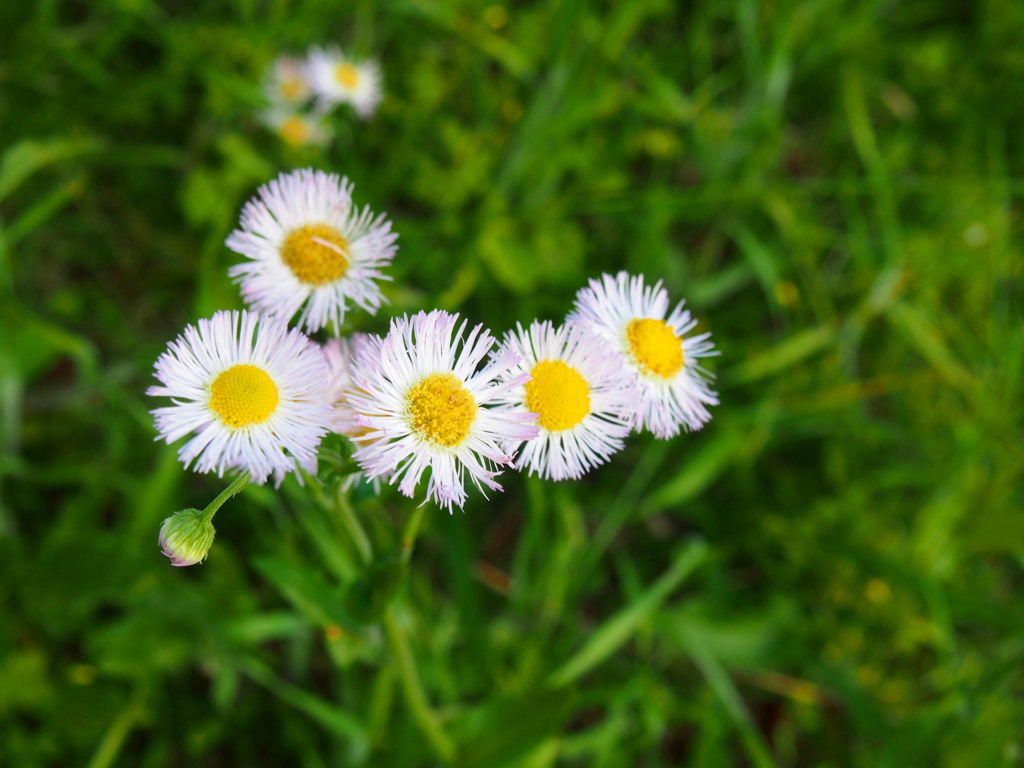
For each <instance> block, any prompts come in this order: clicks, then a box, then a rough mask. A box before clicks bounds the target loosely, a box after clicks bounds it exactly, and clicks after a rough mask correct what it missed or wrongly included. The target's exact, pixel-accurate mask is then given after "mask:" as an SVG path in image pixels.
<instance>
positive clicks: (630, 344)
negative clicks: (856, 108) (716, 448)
mask: <svg viewBox="0 0 1024 768" xmlns="http://www.w3.org/2000/svg"><path fill="white" fill-rule="evenodd" d="M684 303H685V302H682V301H681V302H679V304H677V305H676V308H675V309H674V310H672V313H671V314H670V315H668V317H666V313H667V312H668V309H669V300H668V292H667V291H666V290H665V289H664V288H662V285H661V282H660V281H659V282H658V283H656V284H655V285H654V286H646V287H645V286H644V278H643V275H639V276H630V275H628V274H627V273H625V272H619V274H617V275H616V276H615V277H612V276H611V275H602V276H601V279H600V280H591V281H590V285H589V287H587V288H583V289H582V290H581V291H580V292H579V293H578V294H577V295H576V304H575V306H574V309H573V311H572V312H571V313H570V315H569V318H570V319H571V320H578V321H582V322H587V323H591V324H592V325H593V327H594V329H595V330H597V332H598V333H600V334H601V335H603V336H604V337H605V339H607V340H608V341H610V342H611V343H612V344H613V345H614V347H615V348H616V349H617V350H618V351H619V353H620V354H621V356H622V360H623V361H624V363H625V364H626V365H627V366H628V367H629V369H630V370H631V371H632V372H633V376H634V380H635V382H636V386H637V388H638V391H639V394H638V401H637V403H636V409H635V413H634V416H633V427H634V429H636V430H638V431H639V430H642V429H649V430H651V432H653V433H654V434H655V435H656V436H658V437H662V438H665V437H671V436H672V435H677V434H679V429H680V427H682V428H683V429H685V430H687V431H689V430H694V429H700V428H701V427H702V426H704V424H706V423H707V422H708V421H709V420H710V419H711V414H710V413H709V412H708V409H707V406H708V405H718V395H717V394H715V393H714V392H713V391H712V390H711V389H710V388H709V386H708V382H709V381H710V379H711V378H712V376H711V374H710V373H708V372H707V371H706V370H704V369H703V368H702V367H701V366H700V364H699V362H698V361H699V360H700V358H702V357H709V356H711V355H717V354H718V352H716V351H715V349H714V344H712V343H711V341H709V339H710V337H711V334H710V333H701V334H698V335H696V336H690V337H686V336H685V334H686V333H687V332H689V331H691V330H693V328H694V326H696V325H697V321H696V320H694V319H692V318H691V317H690V313H689V311H687V310H684V309H683V304H684Z"/></svg>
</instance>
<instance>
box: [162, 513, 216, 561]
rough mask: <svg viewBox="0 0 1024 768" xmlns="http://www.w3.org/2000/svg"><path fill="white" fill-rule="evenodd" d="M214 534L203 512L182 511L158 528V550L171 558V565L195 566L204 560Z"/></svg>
mask: <svg viewBox="0 0 1024 768" xmlns="http://www.w3.org/2000/svg"><path fill="white" fill-rule="evenodd" d="M209 517H210V518H212V517H213V515H209ZM216 533H217V532H216V531H215V530H214V529H213V522H212V521H211V520H210V519H208V518H207V515H206V513H205V512H204V511H203V510H199V509H183V510H181V511H180V512H175V513H174V514H173V515H171V516H170V517H168V518H167V519H166V520H164V523H163V525H161V526H160V548H161V549H163V551H164V554H165V555H167V556H168V557H169V558H171V565H175V566H181V565H195V564H196V563H201V562H202V561H203V560H205V559H206V554H207V553H208V552H209V551H210V547H211V546H213V537H214V536H215V535H216Z"/></svg>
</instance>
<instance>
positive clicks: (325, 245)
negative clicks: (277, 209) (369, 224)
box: [281, 224, 349, 285]
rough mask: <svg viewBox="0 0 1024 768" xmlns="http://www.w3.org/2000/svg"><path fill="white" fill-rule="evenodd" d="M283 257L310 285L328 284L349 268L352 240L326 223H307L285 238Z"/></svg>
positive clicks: (296, 273)
mask: <svg viewBox="0 0 1024 768" xmlns="http://www.w3.org/2000/svg"><path fill="white" fill-rule="evenodd" d="M281 260H282V261H284V263H285V264H287V265H288V267H289V268H290V269H291V271H292V272H293V273H294V274H295V276H296V277H297V278H299V280H301V281H302V282H304V283H306V284H307V285H327V283H333V282H334V281H335V280H337V279H338V278H341V277H344V276H345V273H346V272H347V271H348V264H349V261H348V240H346V239H345V238H344V237H342V236H341V235H340V234H339V233H338V230H336V229H334V228H333V227H328V226H327V225H326V224H307V225H306V226H304V227H299V228H298V229H296V230H295V231H294V232H292V233H291V234H289V235H288V237H286V238H285V240H284V245H282V246H281Z"/></svg>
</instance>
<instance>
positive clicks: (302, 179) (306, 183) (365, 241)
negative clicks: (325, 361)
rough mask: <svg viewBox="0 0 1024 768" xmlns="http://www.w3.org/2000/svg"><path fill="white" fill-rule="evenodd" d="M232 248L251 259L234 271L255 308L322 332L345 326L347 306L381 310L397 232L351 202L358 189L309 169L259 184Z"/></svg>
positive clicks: (231, 241)
mask: <svg viewBox="0 0 1024 768" xmlns="http://www.w3.org/2000/svg"><path fill="white" fill-rule="evenodd" d="M239 226H240V228H239V229H236V230H235V231H234V232H232V233H231V234H230V235H229V236H228V239H227V246H228V248H230V249H231V250H233V251H235V252H236V253H239V254H241V255H242V256H245V257H247V258H248V259H249V260H248V261H244V262H242V263H241V264H236V265H235V266H233V267H231V269H230V270H229V271H228V274H229V275H231V276H232V277H234V278H235V280H236V282H238V283H240V285H241V291H242V297H243V298H244V299H245V300H246V301H247V302H248V303H249V304H250V305H252V307H253V309H255V310H257V311H259V312H263V313H266V314H268V315H274V316H276V317H279V318H281V319H284V320H290V319H291V318H293V317H294V316H295V315H296V314H299V320H298V322H299V324H300V325H301V326H303V327H304V328H306V329H307V330H309V331H311V332H312V331H317V330H319V329H320V328H323V327H324V326H325V325H327V324H328V323H333V324H334V326H335V328H336V329H337V328H340V327H341V325H342V323H343V322H344V319H345V311H346V309H347V305H348V302H349V301H351V302H352V303H353V304H356V305H357V306H359V307H361V308H363V309H365V310H366V311H368V312H370V313H371V314H373V313H375V312H376V311H377V310H378V309H379V308H380V306H381V304H382V303H383V301H384V297H383V296H382V294H381V292H380V288H379V287H378V285H377V282H376V281H378V280H387V279H389V278H387V277H386V276H385V275H384V274H383V273H382V272H381V268H382V267H386V266H387V265H388V264H390V263H391V260H392V258H394V255H395V251H396V250H398V246H397V245H395V241H396V240H397V239H398V235H397V234H395V233H394V232H392V231H391V222H389V221H388V220H387V219H386V218H385V216H384V215H383V214H381V215H380V216H376V217H375V216H374V214H373V213H372V212H371V211H370V209H369V207H368V206H367V207H365V208H363V209H362V210H361V211H360V210H359V209H358V208H356V207H355V206H354V205H353V204H352V184H351V183H349V181H348V179H346V178H342V177H339V176H337V175H336V174H333V173H324V172H323V171H314V170H312V169H309V168H306V169H303V170H298V171H292V172H291V173H285V174H281V175H280V176H278V177H277V178H276V179H275V180H273V181H271V182H270V183H268V184H265V185H264V186H262V187H260V188H259V190H258V191H257V193H256V197H255V198H253V199H252V200H250V201H249V202H247V203H246V204H245V207H243V208H242V215H241V220H240V222H239Z"/></svg>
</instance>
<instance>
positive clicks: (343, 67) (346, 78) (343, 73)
mask: <svg viewBox="0 0 1024 768" xmlns="http://www.w3.org/2000/svg"><path fill="white" fill-rule="evenodd" d="M334 79H335V80H337V81H338V83H340V84H341V87H342V88H347V89H348V90H350V91H351V90H352V89H353V88H355V87H356V86H357V85H359V70H358V69H356V68H355V67H353V66H352V65H351V64H339V65H338V66H337V67H336V68H335V70H334Z"/></svg>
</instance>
